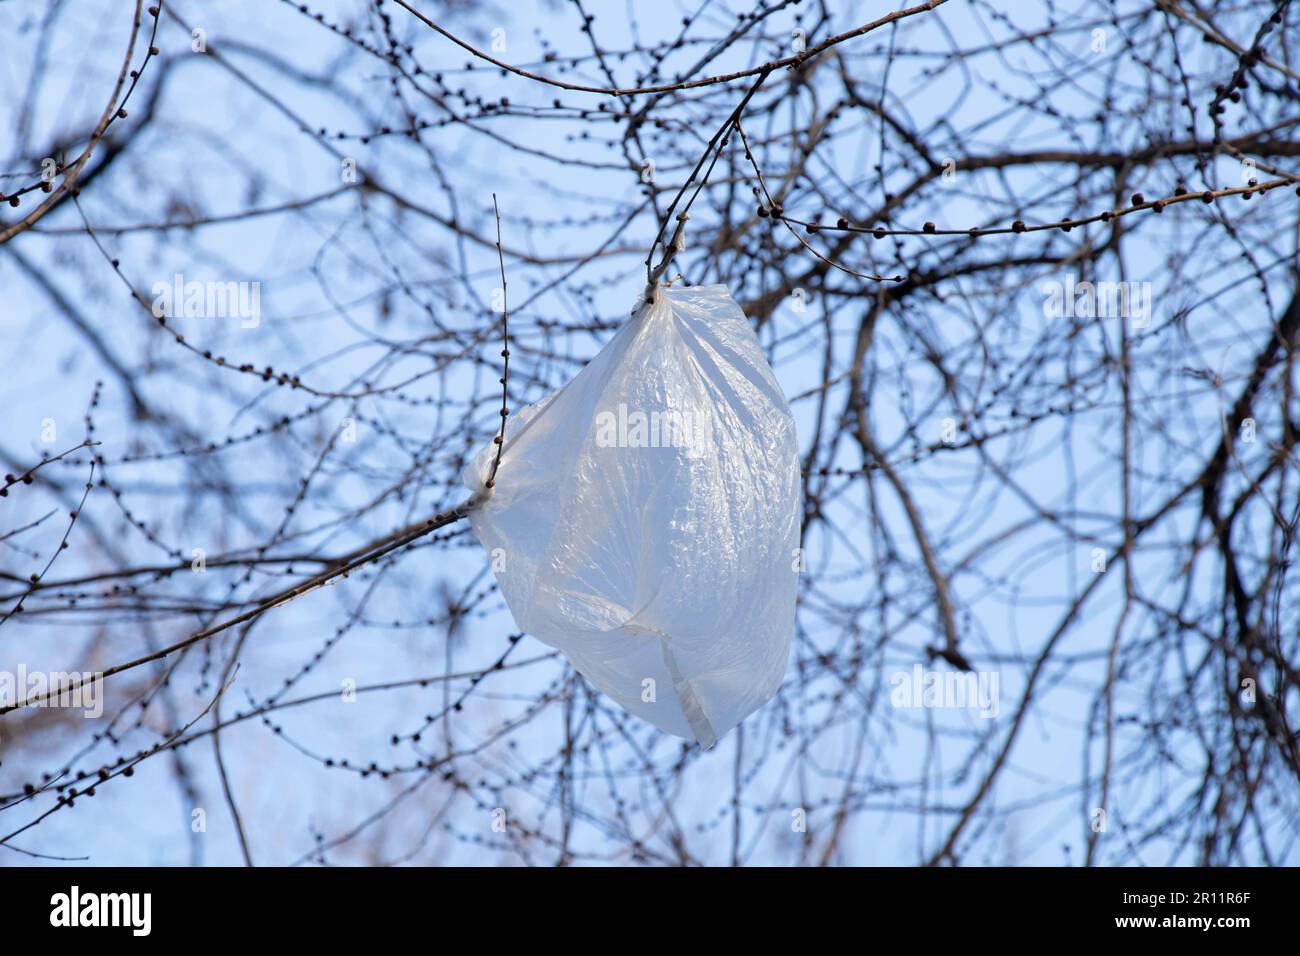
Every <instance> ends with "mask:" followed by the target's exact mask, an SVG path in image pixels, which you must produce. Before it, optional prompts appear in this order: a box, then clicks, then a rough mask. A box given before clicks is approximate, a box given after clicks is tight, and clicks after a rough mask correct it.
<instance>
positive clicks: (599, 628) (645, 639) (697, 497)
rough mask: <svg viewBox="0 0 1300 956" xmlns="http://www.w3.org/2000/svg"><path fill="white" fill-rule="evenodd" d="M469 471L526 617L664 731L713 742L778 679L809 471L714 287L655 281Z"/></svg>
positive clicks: (737, 315) (744, 332) (505, 576)
mask: <svg viewBox="0 0 1300 956" xmlns="http://www.w3.org/2000/svg"><path fill="white" fill-rule="evenodd" d="M495 454H496V446H495V445H493V444H489V445H488V446H487V447H486V448H485V449H483V450H482V451H481V452H479V454H478V455H477V456H476V458H475V459H474V460H473V461H472V462H471V464H470V465H469V467H468V468H466V470H465V476H464V480H465V484H466V485H467V486H468V487H469V488H470V489H471V490H472V491H474V492H476V493H477V494H478V495H480V496H485V497H484V500H483V501H482V503H481V504H480V505H479V506H478V507H476V508H475V509H474V510H472V511H471V512H470V515H469V520H470V523H471V524H472V525H473V527H474V530H475V532H476V533H477V534H478V537H479V540H480V541H481V542H482V544H483V546H484V548H486V549H487V551H488V553H489V555H490V556H492V557H493V568H494V570H495V572H496V576H497V581H498V582H499V584H500V587H501V592H502V594H503V596H504V597H505V601H506V604H507V605H508V606H509V608H510V610H511V613H513V615H514V618H515V621H516V623H517V624H518V625H519V627H520V629H521V630H523V631H525V632H527V633H529V634H532V635H533V636H535V637H537V638H539V639H540V640H542V641H545V642H546V643H547V644H550V645H551V646H553V647H556V648H558V649H559V650H560V651H562V652H563V653H564V654H565V656H566V657H568V659H569V660H570V661H571V662H572V663H573V666H574V667H575V668H577V670H578V671H579V672H580V673H581V674H582V675H583V676H584V677H585V678H586V679H587V680H589V681H590V682H591V683H592V684H594V685H595V686H596V687H597V688H599V689H600V690H601V691H603V692H604V693H606V694H608V695H609V696H610V697H612V698H613V699H614V700H615V701H617V702H618V703H619V704H620V705H621V706H623V707H624V708H626V709H627V710H629V711H631V712H632V713H634V714H636V715H638V716H640V717H642V718H644V719H645V720H648V721H649V722H650V723H652V724H654V725H655V726H656V727H658V728H660V729H661V730H664V731H667V732H668V733H671V734H676V735H678V736H680V737H686V738H687V739H691V740H695V741H697V742H698V743H699V744H700V745H701V746H702V747H705V748H708V747H711V746H712V745H713V744H714V742H715V741H716V740H717V739H718V738H719V737H721V736H722V735H723V734H725V733H726V732H727V731H729V730H731V729H732V728H733V727H735V726H736V725H737V724H739V723H740V721H741V720H743V719H744V718H745V717H746V716H748V715H749V714H750V713H752V712H753V711H754V710H756V709H757V708H759V707H761V706H762V705H763V704H764V703H766V702H767V701H768V700H770V699H771V698H772V696H773V695H774V694H775V693H776V691H777V689H778V688H779V687H780V685H781V681H782V680H783V678H784V676H785V670H786V663H787V660H788V657H789V644H790V633H791V631H792V629H793V626H794V614H795V598H796V594H797V588H798V567H799V562H798V552H797V549H798V547H799V533H800V524H801V520H802V483H801V481H800V473H799V453H798V443H797V441H796V437H795V426H794V418H793V416H792V415H791V413H790V406H789V405H788V404H787V403H786V400H785V397H784V396H783V395H782V393H781V388H780V386H779V385H778V384H777V382H776V378H775V376H774V375H773V374H772V369H771V367H770V366H769V365H768V363H767V360H766V359H765V358H764V356H763V353H762V350H761V348H760V346H759V344H758V339H757V338H756V337H755V335H754V332H753V330H752V329H751V328H750V325H749V321H748V320H747V319H746V318H745V315H744V313H743V312H742V311H741V310H740V307H739V306H738V305H737V304H736V303H735V301H734V300H733V299H732V298H731V296H730V295H729V294H728V292H727V288H726V286H722V285H711V286H698V287H694V288H681V289H672V288H666V287H663V286H660V287H657V291H656V293H655V295H654V296H653V298H652V301H651V302H650V303H648V304H646V303H643V304H642V305H641V306H640V308H638V310H637V311H636V313H635V315H634V316H633V317H632V318H631V319H630V320H629V321H628V322H627V323H626V324H625V325H624V326H623V328H622V329H620V330H619V332H618V333H617V334H616V335H615V336H614V338H613V339H611V340H610V342H609V343H608V344H607V345H606V346H605V347H604V348H603V349H602V350H601V351H600V353H599V354H597V355H596V357H595V358H593V359H592V360H591V362H590V363H588V364H587V366H586V367H585V368H583V369H582V371H580V372H579V373H578V374H577V375H576V376H575V377H574V379H573V380H572V381H571V382H569V383H568V384H567V385H566V386H564V387H563V388H561V389H560V390H559V391H557V392H555V393H553V394H551V395H549V396H547V397H546V398H545V399H543V400H542V401H540V402H538V403H537V404H536V405H531V406H529V407H527V408H525V409H523V410H522V411H521V412H519V413H518V414H517V415H515V414H512V415H511V417H510V419H509V422H508V424H507V427H506V433H505V443H504V445H503V451H502V457H501V464H500V466H499V470H498V471H497V474H496V478H495V481H494V483H493V484H494V487H493V488H492V489H490V490H489V489H487V488H486V482H487V480H488V477H489V476H490V475H491V470H492V462H493V459H494V457H495Z"/></svg>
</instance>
